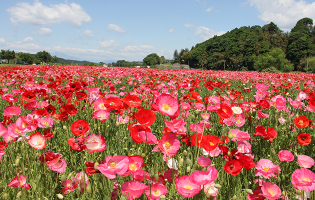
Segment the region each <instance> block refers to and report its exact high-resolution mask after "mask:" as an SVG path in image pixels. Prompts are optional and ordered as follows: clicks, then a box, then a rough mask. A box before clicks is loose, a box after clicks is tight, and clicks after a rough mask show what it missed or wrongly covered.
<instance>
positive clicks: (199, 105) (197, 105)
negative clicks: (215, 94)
mask: <svg viewBox="0 0 315 200" xmlns="http://www.w3.org/2000/svg"><path fill="white" fill-rule="evenodd" d="M194 110H197V111H204V110H206V107H205V105H203V104H202V103H195V106H194Z"/></svg>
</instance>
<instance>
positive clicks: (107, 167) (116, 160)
mask: <svg viewBox="0 0 315 200" xmlns="http://www.w3.org/2000/svg"><path fill="white" fill-rule="evenodd" d="M128 167H129V158H128V156H125V155H120V156H115V157H113V156H111V155H108V156H106V158H105V163H104V164H99V165H98V166H97V169H98V170H99V171H100V172H101V173H102V174H104V176H106V177H107V178H109V179H114V178H116V174H118V175H122V174H125V173H126V171H127V170H128Z"/></svg>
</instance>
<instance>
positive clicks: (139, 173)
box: [130, 169, 150, 182]
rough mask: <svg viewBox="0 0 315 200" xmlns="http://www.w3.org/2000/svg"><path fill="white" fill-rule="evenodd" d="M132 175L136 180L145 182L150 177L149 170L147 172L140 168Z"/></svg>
mask: <svg viewBox="0 0 315 200" xmlns="http://www.w3.org/2000/svg"><path fill="white" fill-rule="evenodd" d="M130 175H131V177H132V178H133V179H134V180H135V181H141V182H143V181H144V180H145V179H150V174H149V172H146V171H144V170H142V169H139V170H138V171H136V172H133V173H131V174H130Z"/></svg>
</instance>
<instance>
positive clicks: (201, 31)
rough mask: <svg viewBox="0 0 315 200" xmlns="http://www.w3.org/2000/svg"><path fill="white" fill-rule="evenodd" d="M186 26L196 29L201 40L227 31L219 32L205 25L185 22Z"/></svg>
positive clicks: (196, 33)
mask: <svg viewBox="0 0 315 200" xmlns="http://www.w3.org/2000/svg"><path fill="white" fill-rule="evenodd" d="M185 26H186V27H187V28H191V29H193V30H195V31H196V32H195V35H197V36H199V38H200V39H201V40H203V41H204V40H208V39H209V38H212V37H213V36H214V35H217V36H219V35H223V34H224V33H225V31H219V32H215V31H214V30H210V29H208V28H206V27H204V26H195V25H193V24H188V23H187V24H185Z"/></svg>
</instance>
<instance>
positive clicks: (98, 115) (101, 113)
mask: <svg viewBox="0 0 315 200" xmlns="http://www.w3.org/2000/svg"><path fill="white" fill-rule="evenodd" d="M92 118H93V119H98V120H100V121H101V122H105V121H106V120H107V119H109V118H110V114H109V112H108V111H107V110H97V111H95V112H94V113H93V116H92Z"/></svg>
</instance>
